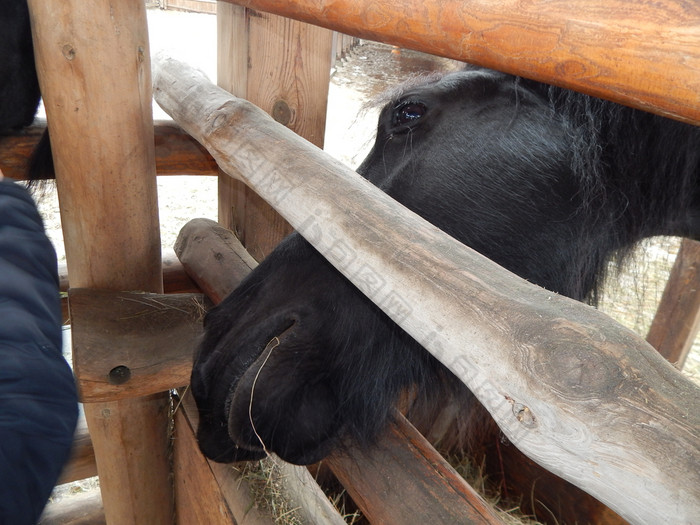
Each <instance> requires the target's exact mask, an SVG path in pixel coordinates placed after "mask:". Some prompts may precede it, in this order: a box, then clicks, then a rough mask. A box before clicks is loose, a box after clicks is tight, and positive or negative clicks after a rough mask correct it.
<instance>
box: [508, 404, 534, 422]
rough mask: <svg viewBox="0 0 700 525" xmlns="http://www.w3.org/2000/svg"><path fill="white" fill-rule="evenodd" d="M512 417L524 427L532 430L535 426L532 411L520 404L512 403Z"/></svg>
mask: <svg viewBox="0 0 700 525" xmlns="http://www.w3.org/2000/svg"><path fill="white" fill-rule="evenodd" d="M513 415H515V418H516V419H517V420H518V421H519V422H520V423H521V424H522V425H523V426H524V427H527V428H534V427H535V426H536V425H537V420H536V419H535V415H534V414H533V413H532V410H530V408H529V407H526V406H525V405H523V404H521V403H513Z"/></svg>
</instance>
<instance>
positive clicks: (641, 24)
mask: <svg viewBox="0 0 700 525" xmlns="http://www.w3.org/2000/svg"><path fill="white" fill-rule="evenodd" d="M227 1H230V2H232V3H235V4H238V5H241V6H245V7H249V8H252V9H257V10H260V11H265V12H267V13H273V14H276V15H281V16H286V17H289V18H294V19H296V20H301V21H302V22H308V23H310V24H315V25H319V26H322V27H326V28H329V29H333V30H336V31H339V32H341V33H345V34H348V35H353V36H357V37H360V38H367V39H370V40H379V41H381V42H385V43H387V44H394V45H397V46H401V47H406V48H409V49H415V50H418V51H424V52H426V53H431V54H433V55H440V56H444V57H448V58H454V59H456V60H463V61H465V62H470V63H473V64H479V65H482V66H485V67H490V68H492V69H497V70H499V71H505V72H507V73H512V74H515V75H521V76H524V77H527V78H531V79H533V80H539V81H540V82H546V83H548V84H555V85H559V86H562V87H566V88H569V89H573V90H576V91H581V92H583V93H588V94H590V95H595V96H598V97H601V98H608V99H610V100H613V101H615V102H619V103H621V104H626V105H628V106H632V107H636V108H640V109H645V110H647V111H652V112H655V113H658V114H660V115H665V116H668V117H673V118H677V119H680V120H685V121H687V122H692V123H695V124H700V3H699V2H696V1H693V0H657V1H655V2H649V1H648V0H567V1H564V2H552V1H551V0H530V1H527V2H523V1H520V0H439V1H430V2H425V1H424V0H295V1H294V2H280V1H279V0H227ZM261 16H265V15H264V14H263V15H261Z"/></svg>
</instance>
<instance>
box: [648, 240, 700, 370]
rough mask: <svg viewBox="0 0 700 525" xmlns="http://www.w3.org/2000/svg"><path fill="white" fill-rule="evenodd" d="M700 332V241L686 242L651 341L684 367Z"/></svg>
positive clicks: (664, 297)
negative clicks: (699, 331)
mask: <svg viewBox="0 0 700 525" xmlns="http://www.w3.org/2000/svg"><path fill="white" fill-rule="evenodd" d="M698 329H700V242H698V241H693V240H691V239H683V241H682V242H681V247H680V249H679V250H678V254H677V255H676V262H675V263H674V264H673V268H672V269H671V275H670V276H669V278H668V281H667V282H666V288H665V289H664V293H663V295H662V296H661V302H660V303H659V306H658V309H657V311H656V316H655V317H654V320H653V321H652V323H651V327H650V328H649V333H648V334H647V341H649V343H650V344H651V345H652V346H653V347H654V348H656V349H657V350H658V351H659V353H660V354H661V355H662V356H664V357H665V358H666V359H668V360H669V361H670V362H671V363H673V364H675V365H676V367H677V368H678V369H682V368H683V363H685V359H686V357H688V353H689V352H690V349H691V347H692V346H693V342H694V341H695V337H696V336H697V334H698Z"/></svg>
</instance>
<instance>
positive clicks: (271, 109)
mask: <svg viewBox="0 0 700 525" xmlns="http://www.w3.org/2000/svg"><path fill="white" fill-rule="evenodd" d="M217 21H218V33H219V42H218V57H219V58H218V84H219V85H220V86H221V87H223V88H224V89H226V90H227V91H230V92H231V93H234V94H236V95H237V96H239V97H242V98H246V99H248V100H250V101H252V102H253V103H254V104H256V105H257V106H258V107H260V108H262V109H264V110H265V111H267V112H268V113H270V114H271V115H273V116H274V117H275V118H276V119H277V120H278V121H279V122H281V123H282V124H284V125H285V126H288V127H289V128H290V129H292V130H294V131H296V132H297V133H298V134H300V135H301V136H303V137H305V138H306V139H308V140H310V141H311V142H313V143H314V144H316V145H317V146H319V147H322V146H323V137H324V132H325V124H326V105H327V101H328V84H329V81H330V60H331V47H332V32H331V31H328V30H326V29H322V28H320V27H315V26H310V25H308V24H304V23H301V22H296V21H294V20H289V19H287V18H282V17H279V16H275V15H269V14H266V13H258V12H255V11H252V10H250V9H245V8H242V7H239V6H234V5H231V4H227V3H224V2H219V5H218V12H217ZM219 222H220V223H221V224H222V225H223V226H225V227H227V228H231V229H232V230H234V231H235V232H236V235H237V236H238V237H239V238H240V239H241V240H242V241H243V245H244V246H245V247H246V248H247V249H248V251H249V252H250V254H251V255H252V256H253V257H254V258H255V259H256V260H258V261H259V260H261V259H262V258H263V257H264V256H265V255H267V254H268V253H270V252H271V251H272V250H273V249H274V247H275V246H276V245H277V243H279V241H280V240H282V238H284V237H285V236H286V235H287V234H289V233H290V232H291V231H292V229H291V227H290V226H289V225H288V224H287V223H286V221H284V219H282V218H281V217H280V216H279V215H278V214H277V213H276V212H275V211H274V209H272V208H271V207H270V206H269V205H268V204H267V203H266V202H265V201H263V200H262V199H260V197H258V196H257V195H256V194H255V193H254V192H253V191H251V190H250V189H249V188H248V187H246V186H245V185H243V184H240V183H238V182H236V181H234V180H232V179H231V178H230V177H227V176H223V177H221V178H220V181H219Z"/></svg>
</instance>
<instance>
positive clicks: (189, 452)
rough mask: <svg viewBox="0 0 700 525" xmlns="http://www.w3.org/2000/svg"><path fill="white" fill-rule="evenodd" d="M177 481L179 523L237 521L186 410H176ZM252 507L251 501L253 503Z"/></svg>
mask: <svg viewBox="0 0 700 525" xmlns="http://www.w3.org/2000/svg"><path fill="white" fill-rule="evenodd" d="M173 467H174V472H173V475H174V483H175V505H176V515H177V521H176V523H178V524H180V525H190V524H194V523H206V524H210V525H230V524H234V523H237V522H236V520H235V519H234V517H233V513H232V512H231V509H230V508H229V505H228V503H227V502H226V500H225V498H224V496H223V494H222V489H221V487H220V486H219V485H218V483H217V481H216V478H215V477H214V476H213V474H212V472H211V468H210V467H209V463H208V462H207V460H206V458H205V457H204V456H203V455H202V454H201V453H200V452H199V448H198V447H197V440H196V438H195V436H194V431H193V430H192V427H191V426H190V424H189V422H188V421H187V418H186V417H185V414H184V411H183V410H178V411H177V412H176V413H175V452H174V462H173ZM250 506H251V507H252V502H251V505H250Z"/></svg>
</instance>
